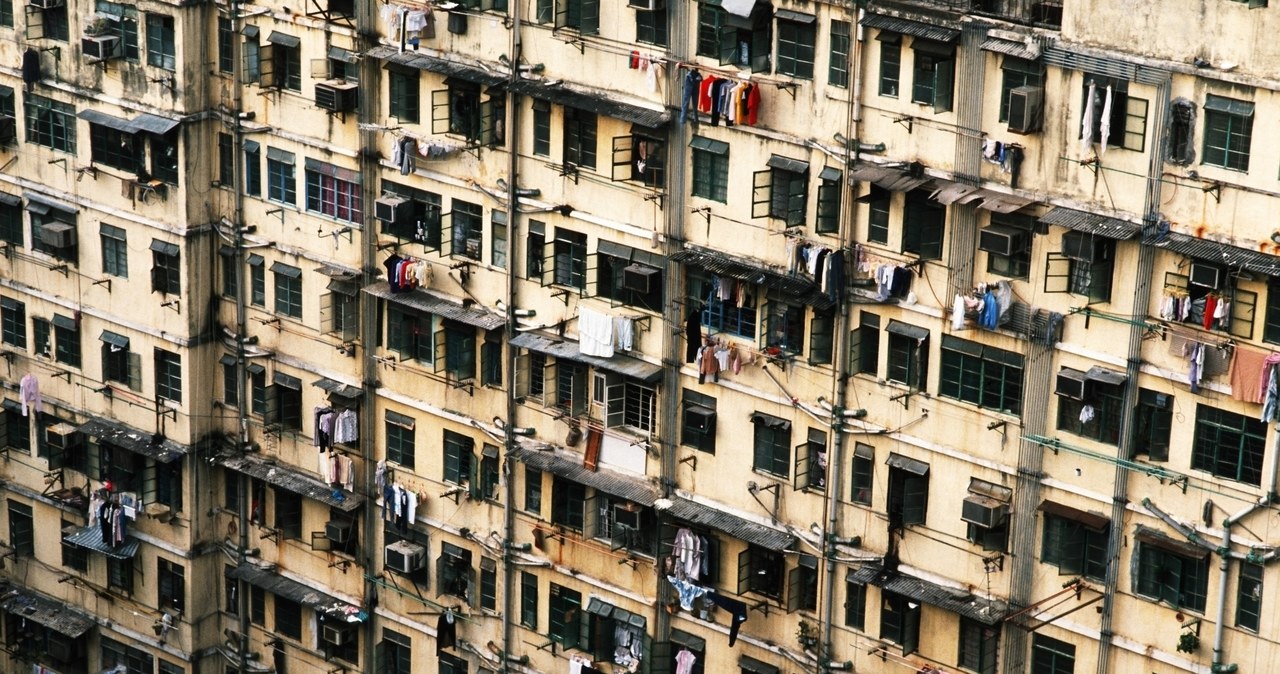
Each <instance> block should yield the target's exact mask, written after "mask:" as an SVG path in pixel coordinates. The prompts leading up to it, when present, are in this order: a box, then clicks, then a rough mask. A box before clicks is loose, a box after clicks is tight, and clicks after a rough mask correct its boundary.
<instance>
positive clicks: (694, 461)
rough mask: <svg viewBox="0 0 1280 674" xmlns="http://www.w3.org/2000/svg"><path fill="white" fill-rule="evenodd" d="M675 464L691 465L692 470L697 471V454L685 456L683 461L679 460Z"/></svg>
mask: <svg viewBox="0 0 1280 674" xmlns="http://www.w3.org/2000/svg"><path fill="white" fill-rule="evenodd" d="M676 463H687V464H690V465H692V466H693V469H694V470H697V469H698V455H697V454H690V455H689V456H686V457H684V458H683V459H680V460H679V461H677V462H676Z"/></svg>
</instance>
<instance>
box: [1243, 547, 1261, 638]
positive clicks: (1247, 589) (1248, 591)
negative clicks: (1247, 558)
mask: <svg viewBox="0 0 1280 674" xmlns="http://www.w3.org/2000/svg"><path fill="white" fill-rule="evenodd" d="M1265 574H1266V568H1265V567H1264V566H1262V565H1261V564H1254V563H1252V562H1240V573H1239V577H1238V580H1237V581H1236V627H1240V628H1242V629H1246V630H1249V631H1250V632H1257V631H1258V628H1259V626H1261V624H1262V590H1263V585H1262V579H1263V576H1264V575H1265Z"/></svg>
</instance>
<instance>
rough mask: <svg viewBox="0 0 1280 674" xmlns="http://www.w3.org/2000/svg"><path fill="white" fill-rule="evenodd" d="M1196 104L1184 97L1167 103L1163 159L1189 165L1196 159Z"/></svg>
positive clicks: (1177, 164)
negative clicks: (1167, 115) (1167, 111)
mask: <svg viewBox="0 0 1280 674" xmlns="http://www.w3.org/2000/svg"><path fill="white" fill-rule="evenodd" d="M1195 138H1196V104H1195V103H1192V102H1191V101H1188V100H1187V99H1185V98H1181V97H1179V98H1175V99H1173V101H1172V102H1170V103H1169V134H1168V135H1167V136H1166V137H1165V142H1164V160H1165V161H1167V162H1169V163H1170V164H1174V165H1176V166H1189V165H1191V163H1192V162H1194V161H1195V160H1196V143H1195Z"/></svg>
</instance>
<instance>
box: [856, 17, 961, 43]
mask: <svg viewBox="0 0 1280 674" xmlns="http://www.w3.org/2000/svg"><path fill="white" fill-rule="evenodd" d="M862 25H864V26H866V27H867V28H879V29H880V30H889V31H893V32H895V33H902V34H903V35H911V36H914V37H920V38H924V39H926V40H937V41H938V42H955V41H956V40H957V39H959V37H960V31H958V30H956V29H955V28H949V27H946V26H935V25H933V24H928V23H922V22H920V21H911V20H909V19H899V18H898V17H896V16H886V15H884V14H872V13H867V15H866V16H865V17H863V19H862Z"/></svg>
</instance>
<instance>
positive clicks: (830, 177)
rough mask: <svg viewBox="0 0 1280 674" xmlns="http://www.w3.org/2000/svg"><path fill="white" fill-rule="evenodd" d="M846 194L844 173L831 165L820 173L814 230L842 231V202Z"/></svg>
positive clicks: (830, 232) (817, 231)
mask: <svg viewBox="0 0 1280 674" xmlns="http://www.w3.org/2000/svg"><path fill="white" fill-rule="evenodd" d="M843 194H844V173H842V172H841V171H840V169H837V168H832V167H830V166H827V167H824V168H823V169H822V171H821V172H820V173H819V174H818V212H817V217H816V218H815V219H814V221H813V231H814V232H816V233H818V234H836V233H838V232H839V231H840V202H841V198H842V195H843Z"/></svg>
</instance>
